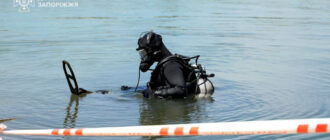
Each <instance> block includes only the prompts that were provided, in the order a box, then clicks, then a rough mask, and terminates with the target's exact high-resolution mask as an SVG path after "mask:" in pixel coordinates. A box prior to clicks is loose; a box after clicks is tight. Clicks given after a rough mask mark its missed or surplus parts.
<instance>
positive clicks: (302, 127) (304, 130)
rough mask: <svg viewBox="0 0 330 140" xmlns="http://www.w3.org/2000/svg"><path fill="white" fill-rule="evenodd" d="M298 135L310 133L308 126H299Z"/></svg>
mask: <svg viewBox="0 0 330 140" xmlns="http://www.w3.org/2000/svg"><path fill="white" fill-rule="evenodd" d="M297 133H308V124H300V125H298V128H297Z"/></svg>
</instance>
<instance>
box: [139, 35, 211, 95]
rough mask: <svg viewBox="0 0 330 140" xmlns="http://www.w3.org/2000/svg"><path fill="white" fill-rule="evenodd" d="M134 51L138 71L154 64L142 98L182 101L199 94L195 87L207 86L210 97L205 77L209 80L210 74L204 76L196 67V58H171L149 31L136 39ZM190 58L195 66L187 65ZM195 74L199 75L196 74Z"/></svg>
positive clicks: (209, 86)
mask: <svg viewBox="0 0 330 140" xmlns="http://www.w3.org/2000/svg"><path fill="white" fill-rule="evenodd" d="M136 50H137V51H138V52H139V55H140V58H141V62H140V66H139V69H140V70H141V71H142V72H146V71H148V70H149V69H150V67H151V66H152V65H153V64H154V63H155V62H158V63H157V65H156V67H155V69H154V70H152V73H151V77H150V80H149V82H148V83H147V89H146V90H144V91H143V95H144V96H145V97H149V95H153V96H155V97H158V98H185V97H189V96H194V95H196V94H198V93H200V92H201V90H202V89H201V88H197V87H199V86H201V85H203V86H206V85H207V84H209V85H207V86H208V87H205V88H209V91H207V92H208V93H210V94H212V93H213V91H214V88H213V85H212V83H211V82H210V81H209V80H208V79H207V77H213V76H214V74H211V75H207V74H206V72H205V70H203V69H202V68H201V65H199V64H197V60H198V57H199V56H195V57H186V56H183V55H178V54H174V55H173V54H172V53H171V52H170V51H169V50H168V49H167V48H166V46H165V45H164V43H163V41H162V36H161V35H159V34H156V33H154V32H153V31H150V32H147V33H145V34H144V35H143V36H141V37H140V38H139V40H138V48H137V49H136ZM193 58H195V59H196V65H195V66H192V65H191V64H189V60H191V59H193ZM198 70H199V73H196V71H198ZM201 79H202V80H201ZM200 80H201V81H200ZM197 90H198V91H197Z"/></svg>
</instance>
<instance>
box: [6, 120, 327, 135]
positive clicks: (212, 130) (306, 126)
mask: <svg viewBox="0 0 330 140" xmlns="http://www.w3.org/2000/svg"><path fill="white" fill-rule="evenodd" d="M329 124H330V119H301V120H270V121H242V122H221V123H196V124H176V125H150V126H129V127H104V128H74V129H43V130H7V131H3V132H2V134H6V135H45V136H196V135H265V134H305V133H330V129H329V128H328V125H329ZM0 133H1V132H0Z"/></svg>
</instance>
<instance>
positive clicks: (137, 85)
mask: <svg viewBox="0 0 330 140" xmlns="http://www.w3.org/2000/svg"><path fill="white" fill-rule="evenodd" d="M138 70H139V78H138V82H137V84H136V87H135V90H134V92H136V90H137V88H138V87H139V84H140V75H141V74H140V73H141V71H140V68H139V69H138Z"/></svg>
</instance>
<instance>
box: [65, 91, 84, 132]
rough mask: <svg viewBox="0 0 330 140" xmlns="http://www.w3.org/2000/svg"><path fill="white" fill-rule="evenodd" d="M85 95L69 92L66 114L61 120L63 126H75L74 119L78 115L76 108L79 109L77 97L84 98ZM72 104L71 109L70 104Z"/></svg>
mask: <svg viewBox="0 0 330 140" xmlns="http://www.w3.org/2000/svg"><path fill="white" fill-rule="evenodd" d="M85 96H86V94H85V95H79V96H78V95H75V94H71V97H70V102H69V104H68V106H67V107H66V116H65V119H64V122H63V127H64V128H74V127H75V126H76V119H77V117H78V109H79V99H80V98H84V97H85ZM73 104H74V107H73V109H71V108H72V106H73ZM71 110H72V111H71Z"/></svg>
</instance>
